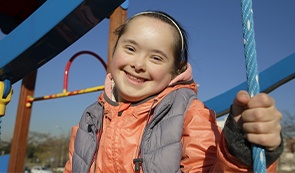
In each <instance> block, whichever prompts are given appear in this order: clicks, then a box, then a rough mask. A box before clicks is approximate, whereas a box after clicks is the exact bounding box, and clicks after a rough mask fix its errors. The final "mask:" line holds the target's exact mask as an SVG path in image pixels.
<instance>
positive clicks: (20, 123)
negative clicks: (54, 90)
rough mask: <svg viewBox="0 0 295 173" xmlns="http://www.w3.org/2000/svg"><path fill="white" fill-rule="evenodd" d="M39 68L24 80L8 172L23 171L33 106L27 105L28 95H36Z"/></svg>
mask: <svg viewBox="0 0 295 173" xmlns="http://www.w3.org/2000/svg"><path fill="white" fill-rule="evenodd" d="M36 76H37V70H36V71H34V72H32V73H31V74H29V75H27V76H26V77H24V78H23V80H22V86H21V91H20V98H19V103H18V109H17V116H16V121H15V126H14V134H13V139H12V146H11V149H10V160H9V166H8V172H23V171H24V170H23V169H24V163H25V156H26V150H27V142H28V134H29V127H30V119H31V112H32V106H31V107H30V108H27V107H26V99H27V96H28V95H30V96H34V90H35V83H36Z"/></svg>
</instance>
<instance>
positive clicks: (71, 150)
mask: <svg viewBox="0 0 295 173" xmlns="http://www.w3.org/2000/svg"><path fill="white" fill-rule="evenodd" d="M77 130H78V126H74V127H72V132H71V139H70V144H69V153H68V156H69V160H68V161H67V163H66V165H65V169H64V173H71V172H72V157H73V153H74V142H75V138H76V133H77Z"/></svg>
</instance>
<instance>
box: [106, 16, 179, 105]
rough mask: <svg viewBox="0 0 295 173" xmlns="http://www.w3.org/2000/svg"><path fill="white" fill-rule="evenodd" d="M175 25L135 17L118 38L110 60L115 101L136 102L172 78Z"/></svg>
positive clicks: (166, 83)
mask: <svg viewBox="0 0 295 173" xmlns="http://www.w3.org/2000/svg"><path fill="white" fill-rule="evenodd" d="M173 29H174V28H173V27H172V26H170V25H169V24H167V23H164V22H162V21H160V20H158V19H154V18H151V17H146V16H137V17H135V18H133V19H132V20H130V21H129V22H128V26H127V29H126V31H125V33H124V34H123V35H122V36H121V37H120V38H119V40H118V43H117V46H116V48H115V51H114V54H113V59H112V63H111V74H112V77H113V79H114V81H115V84H116V88H117V92H118V101H128V102H137V101H140V100H143V99H145V98H147V97H149V96H151V95H153V94H156V93H159V92H160V91H162V90H163V89H165V88H166V87H167V86H168V84H169V83H170V81H171V80H172V79H173V78H174V77H175V75H173V74H174V71H175V70H174V57H173V49H174V42H175V39H174V38H175V36H174V34H175V31H174V30H173Z"/></svg>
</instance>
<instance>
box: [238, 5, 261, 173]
mask: <svg viewBox="0 0 295 173" xmlns="http://www.w3.org/2000/svg"><path fill="white" fill-rule="evenodd" d="M241 2H242V3H241V6H242V20H243V21H242V22H243V37H244V48H245V49H244V54H245V59H246V73H247V84H248V92H249V95H250V97H253V96H254V95H256V94H258V93H259V92H260V88H259V80H258V70H257V69H258V68H257V59H256V49H255V39H254V21H253V10H252V1H251V0H241ZM252 159H253V170H254V172H255V173H258V172H259V173H264V172H266V166H265V165H266V164H265V151H264V149H263V148H260V147H258V146H255V145H252Z"/></svg>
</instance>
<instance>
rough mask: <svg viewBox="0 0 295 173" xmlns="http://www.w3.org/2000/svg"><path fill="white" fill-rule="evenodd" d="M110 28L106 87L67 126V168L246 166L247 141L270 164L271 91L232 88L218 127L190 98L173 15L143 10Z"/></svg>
mask: <svg viewBox="0 0 295 173" xmlns="http://www.w3.org/2000/svg"><path fill="white" fill-rule="evenodd" d="M116 34H117V35H118V39H117V42H116V45H115V47H114V53H113V60H112V63H111V64H110V67H111V73H110V74H108V75H107V77H106V80H105V90H104V92H103V93H102V94H101V95H100V96H99V98H98V101H97V102H95V103H94V104H92V105H91V106H89V107H88V108H87V109H86V110H85V111H84V113H83V116H82V118H81V120H80V123H79V125H78V126H75V127H73V129H72V137H71V141H70V148H69V161H68V162H67V164H66V166H65V172H79V173H81V172H91V173H92V172H96V173H101V172H103V173H107V172H114V173H116V172H161V173H171V172H251V171H252V167H251V165H252V160H251V144H250V143H254V144H257V145H261V146H262V147H264V149H265V151H266V162H267V171H269V172H275V170H276V164H275V161H276V159H277V158H278V157H279V156H280V153H281V152H282V149H283V146H282V139H281V137H280V130H281V126H280V120H281V118H282V115H281V113H280V112H279V111H278V110H277V109H276V107H275V104H274V100H273V99H272V98H271V97H270V96H268V95H266V94H258V95H256V96H255V97H252V98H250V97H249V95H248V94H247V92H245V91H240V92H238V93H237V96H236V98H235V99H234V101H233V104H232V106H231V113H230V115H229V116H228V119H227V122H226V123H225V127H224V130H223V132H222V131H221V130H220V129H219V127H218V126H217V123H216V119H215V114H214V112H213V111H211V110H209V109H208V108H206V107H205V105H204V104H203V103H202V102H201V101H200V100H197V98H196V93H197V85H196V83H195V82H194V81H193V78H192V69H191V66H190V64H189V63H188V62H187V61H188V53H187V49H188V48H187V38H186V33H185V31H184V30H183V29H182V27H181V26H180V25H179V24H178V23H177V22H176V21H175V20H174V19H173V18H172V17H171V16H169V15H168V14H166V13H164V12H159V11H146V12H142V13H139V14H136V15H134V16H133V17H131V19H129V20H128V21H127V22H126V23H125V24H124V25H122V26H121V27H120V28H118V29H117V31H116Z"/></svg>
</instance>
